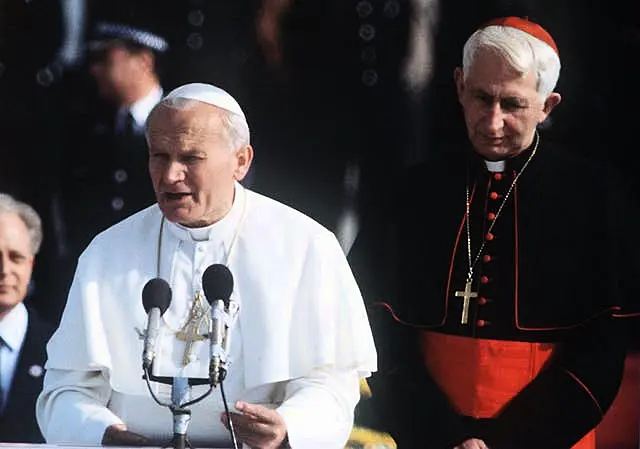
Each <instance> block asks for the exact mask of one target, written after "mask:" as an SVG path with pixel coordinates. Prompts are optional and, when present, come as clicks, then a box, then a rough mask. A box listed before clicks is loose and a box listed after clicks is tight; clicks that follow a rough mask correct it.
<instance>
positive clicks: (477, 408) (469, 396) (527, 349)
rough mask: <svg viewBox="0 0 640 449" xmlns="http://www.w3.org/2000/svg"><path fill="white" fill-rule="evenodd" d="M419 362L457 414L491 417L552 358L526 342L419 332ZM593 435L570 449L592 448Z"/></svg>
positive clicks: (541, 346) (549, 349)
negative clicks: (423, 365) (421, 360)
mask: <svg viewBox="0 0 640 449" xmlns="http://www.w3.org/2000/svg"><path fill="white" fill-rule="evenodd" d="M421 339H422V341H421V343H422V354H423V361H424V364H425V366H426V367H427V369H428V370H429V372H430V373H431V376H432V377H433V379H434V380H435V382H436V383H437V384H438V385H439V386H440V388H441V389H442V391H444V393H445V394H446V395H447V397H448V398H449V401H450V402H451V404H452V405H453V406H454V407H455V408H456V409H457V410H458V412H459V413H461V414H463V415H466V416H472V417H474V418H491V417H493V416H496V415H497V414H498V413H499V412H500V410H501V409H502V408H503V407H504V406H505V405H506V404H507V403H508V402H509V401H510V400H511V399H512V398H513V397H514V396H516V395H517V394H518V393H519V392H520V390H522V389H523V388H524V387H525V386H526V385H527V384H528V383H529V382H531V380H532V379H533V378H534V377H536V376H537V375H538V373H539V372H540V370H541V369H542V367H543V366H544V364H545V363H546V361H547V360H548V359H549V357H550V356H551V354H552V353H553V350H554V346H553V345H552V344H546V343H526V342H516V341H501V340H487V339H476V338H468V337H459V336H455V335H446V334H440V333H437V332H423V333H422V337H421ZM595 443H596V437H595V431H592V432H590V433H589V434H587V435H585V437H584V438H583V439H582V440H580V441H579V442H578V443H577V444H576V445H575V446H573V448H572V449H595V447H596V444H595Z"/></svg>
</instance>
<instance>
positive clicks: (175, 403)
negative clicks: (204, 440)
mask: <svg viewBox="0 0 640 449" xmlns="http://www.w3.org/2000/svg"><path fill="white" fill-rule="evenodd" d="M190 399H191V388H190V387H189V379H187V378H185V377H174V378H173V384H172V386H171V407H169V408H170V409H171V413H173V439H172V440H171V443H172V444H171V445H172V447H173V448H174V449H185V447H191V444H190V443H189V440H188V438H187V427H189V423H190V422H191V409H189V408H188V407H185V406H184V404H186V403H187V402H189V400H190Z"/></svg>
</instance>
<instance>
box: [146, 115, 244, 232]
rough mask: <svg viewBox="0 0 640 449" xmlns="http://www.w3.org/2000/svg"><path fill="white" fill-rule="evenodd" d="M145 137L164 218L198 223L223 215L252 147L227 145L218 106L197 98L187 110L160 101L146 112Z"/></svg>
mask: <svg viewBox="0 0 640 449" xmlns="http://www.w3.org/2000/svg"><path fill="white" fill-rule="evenodd" d="M148 142H149V173H150V175H151V180H152V182H153V188H154V190H155V193H156V198H157V201H158V205H159V206H160V209H161V210H162V212H163V214H164V215H165V217H166V218H167V219H168V220H170V221H172V222H175V223H180V224H182V225H184V226H188V227H202V226H207V225H210V224H212V223H215V222H216V221H218V220H220V219H221V218H222V217H224V216H225V215H226V213H227V212H228V211H229V209H230V208H231V205H232V203H233V197H234V187H235V181H240V180H242V179H243V178H244V176H245V175H246V173H247V171H248V169H249V166H250V165H251V159H252V157H253V151H252V149H251V147H250V146H248V145H247V146H245V147H242V148H237V149H232V148H231V147H230V143H229V139H228V137H227V131H226V128H225V125H224V122H223V111H221V110H220V109H218V108H216V107H214V106H211V105H208V104H205V103H198V102H196V103H195V104H194V105H192V106H189V107H188V108H186V109H175V108H170V107H167V106H164V105H163V106H160V107H158V108H157V109H156V110H155V111H154V112H153V113H152V115H151V116H150V117H149V123H148Z"/></svg>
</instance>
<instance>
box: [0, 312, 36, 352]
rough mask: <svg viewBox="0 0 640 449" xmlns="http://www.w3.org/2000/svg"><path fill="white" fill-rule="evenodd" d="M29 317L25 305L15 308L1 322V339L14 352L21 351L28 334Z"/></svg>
mask: <svg viewBox="0 0 640 449" xmlns="http://www.w3.org/2000/svg"><path fill="white" fill-rule="evenodd" d="M28 321H29V315H28V313H27V308H26V307H25V306H24V304H23V303H20V304H18V305H17V306H15V307H14V308H13V309H11V311H10V312H9V313H8V314H6V315H5V317H4V318H3V319H2V320H1V321H0V337H2V339H3V340H4V342H5V344H6V346H7V347H8V348H9V349H11V350H12V351H17V350H20V347H21V346H22V342H23V341H24V336H25V334H26V333H27V324H28Z"/></svg>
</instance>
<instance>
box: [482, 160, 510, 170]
mask: <svg viewBox="0 0 640 449" xmlns="http://www.w3.org/2000/svg"><path fill="white" fill-rule="evenodd" d="M484 164H485V165H486V167H487V170H489V171H490V172H491V173H502V172H503V171H504V167H505V165H506V162H505V161H504V160H502V161H487V160H485V161H484Z"/></svg>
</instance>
